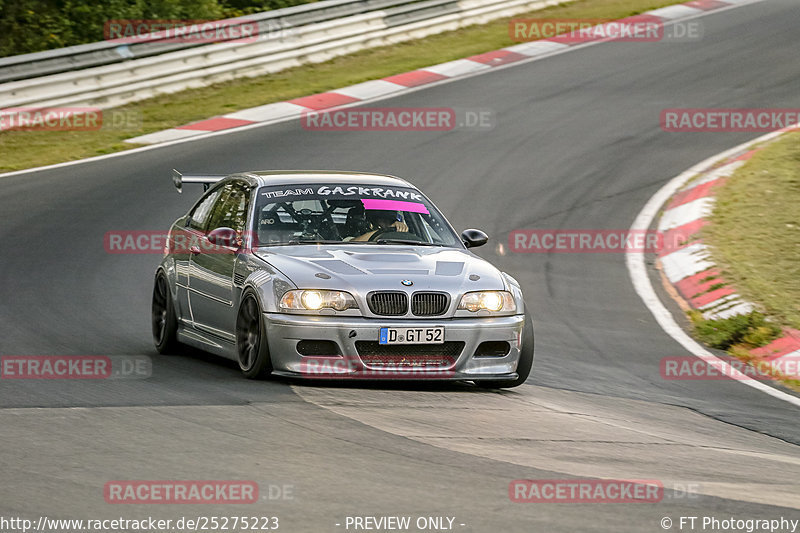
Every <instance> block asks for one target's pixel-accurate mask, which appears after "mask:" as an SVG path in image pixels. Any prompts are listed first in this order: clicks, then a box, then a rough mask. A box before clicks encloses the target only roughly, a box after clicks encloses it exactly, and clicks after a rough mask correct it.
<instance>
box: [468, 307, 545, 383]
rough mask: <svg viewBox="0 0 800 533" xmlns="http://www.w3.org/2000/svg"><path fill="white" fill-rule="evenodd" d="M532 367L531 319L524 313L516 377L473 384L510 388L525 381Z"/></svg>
mask: <svg viewBox="0 0 800 533" xmlns="http://www.w3.org/2000/svg"><path fill="white" fill-rule="evenodd" d="M531 367H533V320H531V317H530V315H528V314H526V315H525V323H524V325H523V326H522V350H520V355H519V363H517V376H519V377H517V379H505V380H499V381H494V380H492V381H476V382H475V384H476V385H478V386H479V387H483V388H484V389H510V388H512V387H518V386H520V385H522V384H523V383H525V381H526V380H527V379H528V376H529V375H530V373H531Z"/></svg>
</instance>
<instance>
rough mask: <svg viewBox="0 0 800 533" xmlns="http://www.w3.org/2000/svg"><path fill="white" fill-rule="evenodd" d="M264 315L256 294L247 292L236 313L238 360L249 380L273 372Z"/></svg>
mask: <svg viewBox="0 0 800 533" xmlns="http://www.w3.org/2000/svg"><path fill="white" fill-rule="evenodd" d="M262 314H263V313H262V312H261V306H260V305H259V303H258V298H256V296H255V294H253V293H252V292H245V293H244V294H243V295H242V302H241V303H240V304H239V311H238V313H236V355H237V358H236V360H237V361H238V363H239V368H240V369H241V370H242V374H244V376H245V377H246V378H249V379H262V378H265V377H266V376H268V375H269V374H270V373H271V372H272V360H271V358H270V355H269V347H268V345H267V336H266V335H265V331H264V321H263V316H262Z"/></svg>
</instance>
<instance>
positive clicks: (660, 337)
mask: <svg viewBox="0 0 800 533" xmlns="http://www.w3.org/2000/svg"><path fill="white" fill-rule="evenodd" d="M798 19H800V5H799V4H798V3H797V2H796V0H771V1H766V2H762V3H758V4H754V5H748V6H742V7H739V8H737V9H733V10H727V11H724V12H720V13H715V14H711V15H708V16H705V17H703V18H701V19H699V20H701V21H702V23H703V24H704V26H705V34H704V38H703V40H702V41H699V42H694V43H666V42H661V43H604V44H600V45H597V46H591V47H587V48H583V49H580V50H576V51H572V52H569V53H566V54H561V55H557V56H554V57H551V58H547V59H544V60H541V61H536V62H533V63H528V64H524V65H520V66H516V67H513V68H507V69H503V70H499V71H496V72H492V73H489V74H486V75H481V76H477V77H472V78H469V79H466V80H462V81H457V82H454V83H448V84H444V85H440V86H436V87H432V88H429V89H425V90H421V91H417V92H414V93H411V94H407V95H403V96H399V97H396V98H393V99H390V100H384V101H382V102H380V103H378V104H374V105H376V106H386V107H388V106H392V107H455V108H471V109H475V108H482V109H491V110H492V111H493V112H494V114H495V118H496V123H497V124H496V127H495V128H494V129H493V130H492V131H483V132H481V131H473V132H468V131H452V132H439V133H435V132H431V133H420V132H405V133H331V132H309V131H305V130H303V129H302V128H301V127H300V125H299V124H298V123H297V122H288V123H282V124H276V125H272V126H268V127H261V128H256V129H250V130H248V131H243V132H239V133H231V134H228V135H223V136H218V137H215V138H210V139H205V140H198V141H194V142H189V143H183V144H178V145H174V146H167V147H163V148H158V149H154V150H149V151H145V152H140V153H135V154H130V155H124V156H121V157H115V158H110V159H105V160H101V161H96V162H89V163H86V164H80V165H77V166H68V167H64V168H60V169H53V170H46V171H40V172H30V173H25V174H22V175H18V176H12V177H6V178H2V179H0V211H1V212H2V218H1V219H0V220H2V222H1V223H0V258H2V259H1V260H0V287H2V289H0V290H2V300H1V301H0V353H2V354H3V355H9V354H14V355H51V354H75V355H77V354H81V355H83V354H102V355H149V356H152V357H153V364H154V366H153V375H152V377H151V378H150V379H146V380H100V381H99V382H86V381H53V382H42V381H8V380H3V381H0V405H2V408H3V409H1V410H0V449H1V450H2V451H0V472H2V475H0V478H2V482H0V516H5V517H9V516H23V517H29V518H36V517H38V516H39V515H46V516H49V517H51V518H52V517H61V518H111V517H118V516H124V517H127V518H135V517H143V516H148V515H150V516H155V517H158V518H175V517H179V516H198V515H199V516H211V515H216V516H222V515H235V514H248V515H251V516H253V515H272V516H278V517H280V520H281V528H280V530H282V531H287V532H291V531H317V532H322V531H344V530H345V528H344V523H345V522H344V520H345V517H346V516H352V515H409V516H412V517H415V518H416V517H417V516H453V517H455V518H456V519H455V524H456V525H455V526H454V527H455V529H457V530H463V531H528V532H530V531H577V530H580V529H583V530H591V531H615V532H616V531H663V529H662V528H661V526H660V525H659V522H660V520H661V518H662V517H665V516H667V517H671V518H673V520H675V521H676V524H675V526H673V529H675V530H677V528H678V526H677V519H678V517H679V516H716V517H718V518H729V517H730V516H734V517H738V518H766V519H775V518H780V517H781V516H784V517H787V518H794V519H798V518H800V481H798V479H799V477H800V476H799V475H798V474H800V453H798V451H800V448H798V445H800V425H799V424H798V423H797V421H798V412H797V408H796V407H793V406H791V405H789V404H788V403H785V402H781V401H779V400H777V399H775V398H772V397H769V396H767V395H765V394H763V393H761V392H759V391H756V390H754V389H751V388H749V387H746V386H744V385H742V384H740V383H736V382H727V381H725V382H723V381H667V380H664V379H662V378H661V377H660V374H659V361H660V360H661V359H662V358H663V357H668V356H675V355H688V354H686V353H685V352H684V351H683V349H682V348H681V347H680V345H678V344H677V343H676V342H675V341H674V340H673V339H671V338H670V337H669V336H667V335H666V334H665V333H664V332H663V331H662V330H661V329H660V328H659V327H658V325H657V324H656V323H655V321H654V319H653V318H652V316H651V315H650V313H649V312H648V310H647V309H646V308H645V307H644V305H643V304H642V302H641V300H640V299H639V298H638V297H637V295H636V294H635V293H634V291H633V288H632V286H631V282H630V280H629V279H628V274H627V270H626V268H625V264H624V256H623V255H622V254H513V253H508V250H507V245H506V250H505V252H503V251H502V250H501V249H500V248H499V247H498V246H497V244H498V243H504V244H507V243H506V240H507V235H508V233H509V232H510V231H512V230H514V229H518V228H552V229H557V228H570V229H627V228H628V227H629V226H630V224H631V221H632V220H633V219H634V217H635V216H636V214H637V213H638V211H639V210H640V209H641V207H642V205H644V203H645V202H646V201H647V199H648V198H649V197H650V196H651V195H652V194H653V193H654V192H655V191H656V190H657V189H658V188H659V187H660V186H661V185H663V184H664V183H665V182H666V181H667V180H669V179H670V178H672V177H673V176H675V175H677V174H679V173H680V172H682V171H683V170H685V169H686V168H688V167H690V166H692V165H693V164H695V163H697V162H698V161H700V160H703V159H705V158H706V157H709V156H711V155H713V154H715V153H717V152H720V151H722V150H725V149H727V148H729V147H731V146H733V145H736V144H739V143H741V142H744V141H746V140H748V139H750V138H754V137H755V136H757V134H753V133H751V134H727V133H713V134H712V133H683V134H678V133H665V132H663V131H661V130H660V128H659V121H658V119H659V112H660V110H661V109H663V108H669V107H719V108H730V107H753V108H792V107H794V108H797V107H800V61H799V60H798V55H797V50H798V49H800V33H798V32H797V21H798ZM173 167H175V168H178V169H181V170H182V171H185V172H209V173H227V172H233V171H239V170H252V169H275V168H278V169H280V168H308V169H356V170H365V171H376V172H386V173H390V174H396V175H399V176H403V177H406V178H408V179H410V180H411V181H412V182H414V183H415V184H416V185H418V186H419V187H421V188H422V189H423V190H424V191H425V192H426V193H427V194H428V195H429V196H430V197H431V198H432V199H433V200H434V202H436V203H437V205H438V206H439V207H440V208H441V209H442V210H443V211H444V212H445V213H446V214H447V216H448V217H449V219H450V220H451V222H452V223H453V225H454V226H455V227H456V228H459V229H460V228H466V227H478V228H482V229H484V230H486V231H487V232H488V233H489V234H490V235H491V236H492V237H493V241H491V242H490V244H489V245H487V246H486V247H485V248H482V249H479V250H478V251H479V253H480V255H482V256H484V257H486V258H487V259H489V260H491V261H493V262H494V263H495V264H497V265H498V266H500V267H501V268H502V269H503V270H506V271H508V272H510V273H512V274H513V275H514V276H515V277H517V279H519V280H520V281H521V283H522V285H523V288H524V291H525V294H526V301H527V302H528V305H530V307H531V308H532V311H533V316H534V319H535V322H536V327H535V330H536V361H535V365H534V374H533V376H532V377H531V379H530V380H529V381H528V383H527V384H526V385H524V386H522V387H519V388H518V389H514V390H512V391H505V392H502V393H491V392H483V391H478V390H476V389H475V388H474V387H471V386H469V385H466V384H465V385H443V386H434V385H426V386H416V387H415V386H386V385H385V384H382V385H380V386H356V385H352V386H350V385H347V386H306V385H298V384H297V383H293V382H289V381H283V380H278V381H266V382H252V381H248V380H245V379H243V378H241V377H240V375H239V372H238V369H236V368H235V366H234V365H232V364H230V363H228V362H225V361H222V360H220V359H217V358H214V357H211V356H207V355H204V354H202V353H200V352H190V353H189V354H187V355H185V356H178V357H168V358H165V357H159V356H157V355H156V354H155V352H154V350H153V347H152V341H151V338H150V333H149V303H150V291H151V284H152V275H153V270H154V267H155V265H156V264H157V261H158V256H157V255H111V254H107V253H106V252H105V251H104V247H103V235H104V234H105V233H106V232H107V231H114V230H163V229H164V228H166V227H167V225H168V224H169V223H170V222H171V221H172V220H173V219H175V218H177V216H178V215H179V214H180V213H182V212H183V211H185V210H186V209H187V208H188V207H189V205H190V204H191V203H192V202H193V201H194V199H195V198H196V195H195V194H193V191H192V190H191V188H190V187H186V189H188V190H186V191H185V193H184V195H183V196H178V195H176V194H175V192H174V190H173V188H172V185H171V184H170V181H169V173H170V169H171V168H173ZM197 192H199V191H197ZM572 477H607V478H639V479H657V480H661V481H662V482H664V485H665V487H666V488H667V491H666V494H665V497H664V500H663V501H662V502H660V503H650V504H643V503H637V504H606V505H603V504H570V505H567V504H558V505H556V504H530V503H528V504H524V503H523V504H520V503H512V502H511V501H510V500H509V497H508V485H509V482H510V481H511V480H514V479H520V478H525V479H562V478H572ZM126 479H145V480H146V479H248V480H255V481H257V482H259V483H260V486H261V487H262V491H263V493H264V494H265V495H266V492H267V487H268V485H271V484H272V485H290V486H291V487H292V491H293V494H292V498H291V499H289V498H285V499H277V500H269V499H264V500H262V501H260V502H259V503H257V504H254V505H251V506H231V505H228V506H196V505H150V506H145V505H133V506H131V505H124V506H123V505H109V504H107V503H105V501H104V499H103V493H102V488H103V485H104V483H106V482H107V481H109V480H126ZM687 486H691V487H692V490H693V492H694V494H692V495H691V497H688V496H686V495H681V494H680V492H681V490H682V489H683V488H685V487H687ZM673 489H675V490H673ZM336 524H342V525H341V526H336ZM459 524H465V525H463V526H461V525H459ZM351 530H352V529H351ZM412 530H414V529H412Z"/></svg>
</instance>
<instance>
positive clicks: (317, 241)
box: [259, 239, 344, 248]
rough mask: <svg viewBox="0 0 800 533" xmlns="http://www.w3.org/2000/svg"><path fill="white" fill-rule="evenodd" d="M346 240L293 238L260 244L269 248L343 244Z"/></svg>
mask: <svg viewBox="0 0 800 533" xmlns="http://www.w3.org/2000/svg"><path fill="white" fill-rule="evenodd" d="M343 242H344V241H331V240H325V239H292V240H291V241H285V242H267V243H261V244H259V246H260V247H265V248H268V247H270V246H297V245H300V244H342V243H343Z"/></svg>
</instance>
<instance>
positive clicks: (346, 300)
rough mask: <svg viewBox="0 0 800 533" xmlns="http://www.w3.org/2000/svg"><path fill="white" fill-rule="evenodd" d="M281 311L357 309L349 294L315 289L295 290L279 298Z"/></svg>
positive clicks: (353, 299)
mask: <svg viewBox="0 0 800 533" xmlns="http://www.w3.org/2000/svg"><path fill="white" fill-rule="evenodd" d="M280 307H281V309H299V310H302V311H318V310H320V309H334V310H336V311H344V310H345V309H358V304H357V303H356V300H355V298H353V296H352V295H351V294H350V293H349V292H343V291H325V290H315V289H295V290H291V291H289V292H287V293H286V294H284V295H283V296H282V297H281V303H280Z"/></svg>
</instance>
